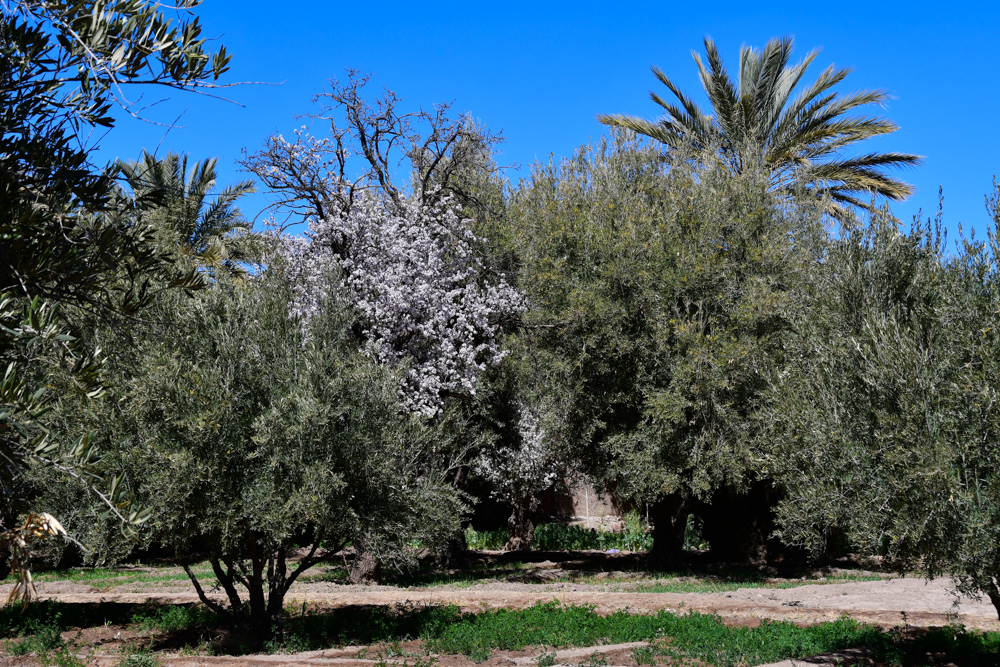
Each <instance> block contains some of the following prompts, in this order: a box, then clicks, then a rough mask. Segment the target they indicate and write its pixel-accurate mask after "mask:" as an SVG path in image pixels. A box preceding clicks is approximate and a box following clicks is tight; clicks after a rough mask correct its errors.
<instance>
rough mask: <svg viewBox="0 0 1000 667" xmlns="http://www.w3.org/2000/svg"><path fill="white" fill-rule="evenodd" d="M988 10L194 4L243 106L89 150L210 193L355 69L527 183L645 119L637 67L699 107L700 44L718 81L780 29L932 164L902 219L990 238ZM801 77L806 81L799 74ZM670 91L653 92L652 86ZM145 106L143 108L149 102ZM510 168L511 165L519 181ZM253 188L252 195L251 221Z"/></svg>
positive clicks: (992, 87)
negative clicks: (160, 170)
mask: <svg viewBox="0 0 1000 667" xmlns="http://www.w3.org/2000/svg"><path fill="white" fill-rule="evenodd" d="M991 5H992V3H989V4H987V3H978V4H977V3H973V2H951V3H941V2H937V3H934V4H933V5H932V4H931V3H926V2H920V1H915V2H906V3H902V2H869V3H802V2H797V3H790V2H770V3H765V4H761V5H757V4H752V3H751V4H748V3H728V2H714V3H666V2H659V3H641V2H630V3H621V4H616V3H608V2H604V3H600V4H598V3H586V2H575V3H544V2H534V3H503V4H500V3H419V2H407V3H394V2H382V3H366V2H359V3H333V2H288V3H275V2H257V1H253V0H250V1H247V0H244V1H241V2H235V1H234V0H205V2H204V4H203V5H201V6H200V7H199V8H198V10H197V12H198V14H199V16H201V19H202V23H203V25H204V27H205V34H206V35H209V36H217V37H219V39H220V42H221V43H224V44H225V45H226V48H227V49H228V50H229V51H231V52H232V53H233V55H234V58H233V64H232V69H231V71H230V73H229V74H228V75H227V80H228V81H230V82H235V81H263V82H271V83H274V84H280V85H267V86H265V85H247V86H240V87H236V88H232V89H230V90H228V91H226V94H227V95H228V96H230V97H231V98H232V99H234V100H236V101H237V102H239V103H240V104H241V105H243V106H237V105H235V104H229V103H225V102H221V101H217V100H211V99H207V98H203V97H198V96H195V95H190V94H182V95H174V96H173V97H172V99H170V100H168V101H165V102H163V103H161V104H158V105H157V106H156V107H154V108H153V109H151V110H149V111H148V112H147V115H148V116H150V117H152V118H155V119H156V120H158V121H161V122H172V121H174V119H175V118H177V117H178V115H179V114H182V113H183V115H181V116H180V120H179V121H178V123H177V124H178V126H179V127H175V128H174V129H171V130H170V131H169V132H167V133H166V134H165V133H164V128H163V127H159V126H155V125H150V124H143V123H139V122H137V121H133V120H131V119H129V120H123V121H122V122H121V123H120V124H119V126H118V127H117V128H115V130H114V131H113V132H111V133H110V134H109V135H107V136H106V137H104V138H103V139H102V140H101V153H100V157H102V158H103V159H113V158H115V157H119V156H120V157H122V158H134V157H137V156H138V154H139V152H140V150H141V149H142V148H147V149H149V150H153V149H157V147H158V151H159V152H160V153H161V154H162V153H165V152H166V151H167V150H173V151H181V152H187V153H189V154H190V155H191V159H192V160H195V159H203V158H206V157H218V158H219V171H220V176H221V178H220V182H221V183H228V182H233V181H236V180H239V179H243V178H247V177H248V175H246V174H242V173H240V172H239V170H238V167H237V166H236V164H235V160H236V159H238V158H239V156H240V152H241V150H242V149H244V148H248V149H250V150H254V149H256V148H257V147H259V146H260V145H261V143H262V142H263V140H264V139H265V137H266V136H268V135H269V134H271V133H274V132H282V133H285V134H291V133H292V131H293V130H294V128H295V127H297V126H299V125H301V124H302V123H303V122H304V121H301V120H296V119H295V118H294V116H295V114H301V113H307V112H309V111H310V109H311V103H310V100H311V98H312V96H313V95H315V94H316V93H318V92H321V91H322V90H323V88H324V86H325V85H326V84H327V81H328V79H330V78H331V77H343V72H344V69H345V68H347V67H354V68H358V69H363V70H369V71H371V72H373V73H374V74H375V76H374V79H373V82H374V83H375V84H376V85H377V86H378V87H381V86H387V87H389V88H391V89H392V90H394V91H395V92H396V93H397V94H398V95H399V96H400V97H401V98H402V100H403V102H402V104H403V108H404V109H410V108H413V109H415V108H417V107H420V106H425V107H429V106H430V105H432V104H433V103H435V102H441V101H444V100H454V104H455V109H456V110H458V111H463V110H464V111H468V112H470V113H471V114H472V115H473V116H475V117H476V118H478V119H479V120H480V121H482V122H483V123H485V124H486V125H487V126H488V127H489V128H490V129H493V130H502V132H503V134H504V136H505V137H506V139H507V141H506V144H505V145H504V147H503V151H504V155H503V157H502V159H503V161H505V162H509V163H515V164H518V165H521V167H522V170H521V172H520V173H527V171H528V169H529V168H530V165H531V164H532V163H533V162H534V161H535V160H536V159H539V160H544V159H547V157H548V156H549V154H554V155H555V156H556V157H557V158H558V157H562V156H567V155H570V154H572V152H573V151H574V150H575V149H576V148H577V147H578V146H579V145H581V144H583V143H586V142H588V141H590V140H594V139H598V138H599V137H600V136H601V135H602V133H603V131H604V128H603V127H602V126H601V125H600V124H598V123H597V122H596V121H595V120H594V114H596V113H601V112H604V113H613V112H623V113H632V114H638V115H643V116H649V117H654V116H656V115H657V110H658V107H656V106H655V105H654V104H653V103H652V102H650V101H649V99H648V91H649V90H650V89H657V88H659V89H660V90H661V91H662V86H660V84H659V83H657V82H656V81H655V80H654V79H653V77H652V75H651V74H650V73H649V67H650V65H653V64H655V65H657V66H659V67H660V68H661V69H663V70H664V71H665V72H666V73H667V75H668V76H670V77H671V79H672V80H673V81H674V82H675V83H677V84H678V85H679V86H680V87H681V88H682V89H684V90H686V91H688V92H689V93H691V94H693V95H694V96H695V97H696V99H698V100H699V101H702V102H704V96H703V94H702V92H701V88H700V84H699V82H698V79H697V74H696V70H695V66H694V63H693V61H692V59H691V55H690V52H691V50H692V49H698V50H699V51H700V50H701V44H702V38H703V37H704V36H705V35H710V36H711V37H712V38H713V39H714V40H715V42H716V44H717V45H718V46H719V48H720V50H721V52H722V55H723V57H724V58H725V59H726V61H727V64H729V65H730V70H731V71H732V70H733V69H734V68H735V63H736V62H737V54H738V51H739V47H740V45H741V44H749V45H754V46H762V45H763V44H764V43H765V42H766V41H767V39H768V38H770V37H774V36H781V35H792V36H794V37H795V40H796V55H798V56H804V55H805V54H806V53H807V52H808V51H809V50H811V49H813V48H822V52H821V53H820V55H819V57H818V58H817V59H816V61H815V62H814V63H813V65H812V67H811V68H810V72H809V74H807V77H806V78H807V80H811V79H813V78H815V76H817V75H818V74H819V72H820V71H822V69H824V68H825V67H826V66H827V65H829V64H831V63H833V64H836V65H837V66H838V67H844V66H849V67H852V68H853V69H854V73H853V74H852V75H851V76H850V77H848V79H847V81H846V82H845V83H844V84H842V86H841V87H840V90H843V91H845V92H846V91H851V90H856V89H861V88H884V89H886V90H888V91H889V92H890V93H891V94H892V95H893V98H894V99H893V100H892V101H891V103H890V105H889V107H888V108H887V109H885V110H884V111H882V113H883V114H884V115H886V116H887V117H889V118H891V119H892V120H894V121H895V122H896V123H898V124H899V125H900V126H901V129H900V130H899V131H898V132H896V133H895V134H893V135H890V136H888V137H882V138H879V139H877V140H873V141H869V142H867V146H866V148H867V149H870V150H881V151H889V150H895V151H901V152H910V153H917V154H920V155H924V156H926V161H925V164H924V165H923V166H921V167H918V168H916V169H914V170H910V171H906V172H901V174H900V175H901V176H902V177H903V178H904V179H905V180H907V181H909V182H910V183H912V184H913V185H915V186H916V194H915V195H914V196H913V197H911V198H910V199H909V200H908V201H906V202H904V203H901V204H895V205H894V206H893V208H894V210H895V212H896V214H897V215H898V216H899V217H900V218H902V219H904V220H909V219H910V218H911V217H912V216H913V215H914V214H916V213H917V211H918V210H920V209H923V211H924V213H925V215H926V214H928V213H931V214H933V213H934V212H936V210H937V202H938V186H942V187H943V188H944V195H945V207H944V212H945V221H946V223H947V226H948V227H949V229H950V230H951V232H952V233H951V237H952V238H954V236H955V234H954V232H955V230H956V227H957V223H959V222H961V223H962V224H963V226H964V227H965V229H966V230H968V229H970V228H975V229H978V230H979V232H980V234H981V233H982V232H983V231H984V230H985V226H986V220H987V218H986V212H985V209H984V197H985V195H986V194H988V193H989V192H990V191H991V190H992V178H993V175H994V174H998V175H1000V122H998V117H1000V114H998V110H1000V85H998V84H1000V74H998V68H1000V39H998V38H997V35H1000V10H997V9H996V8H995V6H991ZM810 75H811V76H810ZM663 92H665V91H663ZM154 99H155V98H147V101H153V100H154ZM518 175H519V173H518V172H516V171H515V172H512V173H511V174H510V176H511V178H512V179H514V180H515V181H516V179H517V177H518ZM265 203H266V201H265V199H264V195H256V196H254V197H252V198H250V199H248V200H247V201H246V203H245V204H244V210H245V212H246V213H248V214H250V215H251V216H252V215H253V214H255V213H256V212H257V211H258V210H259V209H260V208H261V207H262V206H263V205H264V204H265Z"/></svg>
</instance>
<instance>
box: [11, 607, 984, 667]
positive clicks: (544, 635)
mask: <svg viewBox="0 0 1000 667" xmlns="http://www.w3.org/2000/svg"><path fill="white" fill-rule="evenodd" d="M297 611H298V612H299V613H296V612H297ZM108 623H115V624H122V625H127V626H129V627H132V628H134V629H136V630H139V631H149V632H154V631H155V632H159V633H164V634H166V635H170V634H171V633H184V632H185V631H187V630H190V629H193V628H198V629H209V630H219V629H220V628H221V624H220V621H219V619H218V617H216V616H215V615H214V614H211V613H209V612H208V611H206V610H205V609H203V608H201V607H187V606H184V607H182V606H161V607H154V606H149V605H146V606H141V607H136V606H129V605H107V604H105V605H70V604H58V603H51V602H43V603H39V604H37V605H32V606H29V607H26V608H23V609H14V608H5V609H0V634H2V636H3V638H4V639H5V641H4V645H5V652H6V654H7V655H26V654H29V653H31V654H36V655H38V656H40V660H41V661H42V662H43V663H45V664H57V665H60V666H61V667H75V663H74V662H73V661H74V660H75V658H74V656H73V654H72V651H71V650H69V649H71V648H72V646H67V643H66V642H65V640H64V639H63V638H62V636H61V633H63V632H65V631H66V630H67V629H69V628H71V627H81V628H83V627H96V626H100V625H102V624H108ZM196 634H198V633H196ZM412 639H422V640H424V650H423V654H424V655H427V654H428V653H443V654H464V655H467V656H469V657H470V658H472V659H473V660H476V661H483V660H486V659H487V658H489V656H490V655H491V654H492V653H493V652H494V651H516V650H521V649H525V648H528V647H536V646H537V647H548V649H552V648H556V647H570V646H574V647H588V646H597V645H600V644H609V643H624V642H648V646H646V647H642V648H637V649H635V650H634V651H633V656H634V657H635V660H636V662H637V663H639V664H640V665H651V664H655V663H657V662H658V659H659V658H669V659H672V660H692V659H694V660H697V661H699V662H703V663H706V664H712V665H718V666H719V667H737V666H738V665H744V666H751V665H758V664H762V663H768V662H777V661H780V660H786V659H789V658H805V657H809V656H812V655H816V654H820V653H826V652H829V651H836V650H841V649H845V648H851V647H857V646H865V647H867V648H868V650H869V652H870V655H871V657H872V659H873V660H874V661H875V662H876V663H879V664H888V665H909V664H923V663H926V662H927V660H926V659H925V657H926V655H928V654H931V655H945V656H947V657H948V660H949V661H951V662H960V663H962V662H977V661H981V660H982V659H984V658H988V657H989V656H995V655H996V654H997V653H998V652H1000V633H995V632H978V631H970V630H967V629H965V628H964V627H961V626H949V627H947V628H939V629H932V630H928V631H926V632H915V631H913V629H909V630H906V631H903V630H897V631H884V630H881V629H879V628H877V627H874V626H869V625H863V624H860V623H858V622H856V621H854V620H851V619H849V618H846V617H845V618H841V619H839V620H837V621H833V622H829V623H822V624H819V625H815V626H811V627H807V628H801V627H797V626H795V625H793V624H791V623H785V622H776V621H763V622H762V623H761V625H760V626H759V627H757V628H731V627H728V626H726V625H725V624H724V623H723V622H722V620H721V619H720V618H719V617H718V616H714V615H709V614H699V613H693V612H692V613H689V614H685V615H676V614H672V613H670V612H667V611H661V612H659V613H657V614H629V613H627V612H626V611H618V612H616V613H614V614H611V615H608V616H601V615H599V614H597V613H596V612H595V611H594V609H593V607H587V606H566V605H561V604H559V603H558V602H555V601H553V602H549V603H545V604H538V605H535V606H533V607H530V608H528V609H523V610H509V609H500V610H490V611H483V612H479V613H462V612H461V611H459V610H458V609H457V608H456V607H414V606H400V607H395V608H388V607H362V608H358V607H353V608H339V609H332V610H331V609H322V608H307V607H306V606H302V607H301V611H299V610H298V609H296V610H292V609H291V608H290V609H289V611H288V615H287V617H286V622H285V640H284V641H283V642H281V643H274V644H272V645H269V646H268V650H269V651H270V652H275V653H276V652H296V651H306V650H313V649H322V648H329V647H332V646H344V645H355V646H366V645H367V646H371V645H382V646H383V647H388V648H385V650H383V651H382V653H384V654H385V655H390V656H391V655H392V654H393V649H392V647H398V646H400V644H401V642H405V641H408V640H412ZM150 641H152V640H150ZM150 646H152V644H150ZM216 648H217V649H218V648H223V647H222V646H219V647H216ZM550 660H553V661H554V656H553V655H552V654H550V653H546V654H543V655H542V656H540V657H539V659H538V664H539V667H545V664H546V663H548V662H549V661H550ZM156 662H157V658H156V653H155V652H154V651H151V650H150V649H149V648H144V649H133V650H127V651H125V652H124V653H123V654H122V656H121V660H120V663H121V664H122V665H123V666H124V665H127V666H128V667H151V665H154V664H156ZM553 664H554V662H553Z"/></svg>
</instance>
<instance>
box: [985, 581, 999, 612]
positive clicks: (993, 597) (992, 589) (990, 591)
mask: <svg viewBox="0 0 1000 667" xmlns="http://www.w3.org/2000/svg"><path fill="white" fill-rule="evenodd" d="M985 588H986V596H987V597H988V598H989V599H990V602H992V603H993V608H994V609H996V612H997V619H998V620H1000V588H998V587H997V583H996V581H994V580H993V579H990V580H989V581H988V582H987V583H986V586H985Z"/></svg>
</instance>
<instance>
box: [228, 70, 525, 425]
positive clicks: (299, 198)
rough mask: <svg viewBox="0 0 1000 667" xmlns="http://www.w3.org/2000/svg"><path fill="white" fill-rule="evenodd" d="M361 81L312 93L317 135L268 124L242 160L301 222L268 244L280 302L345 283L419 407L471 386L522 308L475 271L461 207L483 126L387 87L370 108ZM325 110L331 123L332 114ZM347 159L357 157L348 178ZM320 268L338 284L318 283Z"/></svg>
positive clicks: (371, 341)
mask: <svg viewBox="0 0 1000 667" xmlns="http://www.w3.org/2000/svg"><path fill="white" fill-rule="evenodd" d="M366 82H367V77H362V76H358V75H357V74H356V73H353V72H352V73H351V77H350V80H349V81H348V83H347V84H346V85H344V86H337V85H335V86H334V89H333V91H332V92H330V93H327V94H325V95H323V96H322V97H323V98H324V99H326V100H329V103H328V104H327V105H326V106H324V107H323V111H322V113H321V114H320V115H319V116H317V118H320V119H323V120H325V121H329V122H330V132H329V136H328V137H326V138H316V137H312V136H310V135H308V134H307V133H305V132H304V131H300V132H298V133H297V134H296V138H295V140H294V141H287V140H285V139H284V138H283V137H282V136H275V137H271V138H270V139H268V140H267V142H266V143H265V148H264V150H262V151H261V152H259V153H256V154H254V155H252V156H250V157H248V158H247V159H246V160H244V165H245V166H246V167H247V168H248V169H249V170H250V171H252V172H254V173H255V174H256V175H257V176H258V177H259V178H260V179H261V180H262V181H263V182H264V183H265V185H267V186H268V187H269V188H270V189H271V191H272V193H274V195H275V196H276V197H277V203H278V204H279V205H280V206H281V207H282V208H284V210H286V211H287V212H289V213H291V214H292V215H295V214H299V215H301V216H303V218H304V220H305V221H306V222H307V223H308V227H309V231H308V233H307V234H306V236H305V238H301V237H299V238H297V237H291V236H284V237H283V239H284V242H283V243H282V244H281V247H282V248H283V250H282V254H283V258H282V263H283V265H285V266H287V267H288V268H287V269H286V271H287V277H288V279H289V280H290V281H291V284H292V285H293V291H294V294H295V304H294V306H293V313H294V315H296V316H298V317H302V318H309V317H312V316H313V315H315V314H316V313H317V310H318V308H319V307H320V304H321V303H323V302H324V301H325V300H326V297H327V295H328V294H329V292H330V291H331V290H339V289H340V288H341V287H347V288H349V290H350V293H351V294H353V298H354V307H355V309H356V312H357V321H356V322H355V324H354V326H353V330H354V333H355V335H356V337H357V340H358V342H359V344H361V345H363V346H366V347H367V348H368V350H369V351H370V353H371V354H372V355H374V356H375V357H377V358H378V359H379V360H381V361H382V362H384V363H387V364H390V365H393V366H403V367H406V371H405V373H404V374H403V379H402V381H401V383H402V384H401V392H402V394H403V399H404V404H405V405H406V407H407V409H408V410H410V411H411V412H414V413H419V414H421V415H424V416H426V417H429V418H433V417H436V416H438V415H439V414H440V413H441V411H442V409H443V407H444V403H445V401H446V399H447V398H448V397H450V396H469V395H471V394H473V393H475V385H476V381H477V378H478V376H479V374H480V373H481V372H482V371H483V370H484V369H485V368H486V367H487V366H489V365H492V364H496V363H497V362H499V361H500V360H501V359H502V358H503V356H504V352H503V351H502V350H501V348H500V344H499V342H498V339H497V336H498V334H499V331H500V327H501V325H502V324H503V323H504V322H505V321H509V320H512V319H513V318H514V317H515V316H517V315H518V314H519V313H520V312H521V311H522V310H523V308H524V298H523V296H522V295H521V294H520V293H519V292H518V291H517V290H516V289H514V288H513V287H511V286H510V285H509V284H508V283H507V282H506V280H505V279H504V277H503V276H502V275H489V276H488V275H487V274H488V273H489V272H487V271H486V270H485V268H484V265H483V261H482V259H481V256H480V254H478V253H477V250H478V248H477V246H478V244H480V240H479V239H478V238H477V236H476V235H475V234H474V233H473V231H472V229H471V221H470V220H469V219H468V218H467V217H466V216H465V215H464V214H463V213H464V211H465V210H471V208H472V207H473V206H474V202H473V201H472V199H473V198H474V197H473V196H472V195H470V194H469V193H468V192H467V190H466V189H465V188H464V187H463V184H464V183H466V182H467V181H468V180H469V178H471V176H469V177H468V178H467V175H468V174H471V173H472V172H476V171H477V170H478V169H480V167H482V166H483V165H484V164H487V163H486V162H484V160H486V159H487V158H488V155H489V150H490V146H491V145H492V144H493V143H495V142H496V141H497V138H496V137H493V136H491V135H489V134H487V133H485V132H483V131H482V130H480V129H479V128H478V126H476V125H475V124H474V123H473V122H472V121H471V120H470V119H468V118H465V117H460V118H458V119H451V118H449V117H448V116H447V114H446V112H447V110H448V107H447V105H439V106H437V107H435V109H434V112H433V113H428V112H423V111H421V112H418V113H415V114H400V113H398V112H397V111H396V103H397V99H396V97H395V96H394V95H393V94H392V93H387V94H386V96H385V97H384V98H383V99H381V100H378V101H377V103H376V106H375V108H372V107H370V106H369V105H368V104H367V103H366V102H365V101H364V99H363V97H362V96H361V88H362V87H363V86H364V84H365V83H366ZM337 110H340V111H342V112H343V116H344V118H345V119H346V124H345V125H344V126H343V127H341V126H338V125H337V124H336V122H334V120H332V116H331V113H333V112H335V111H337ZM352 159H360V161H361V163H362V164H363V165H364V169H363V170H361V173H359V174H358V175H357V176H356V177H352V173H351V172H350V170H349V168H348V165H349V164H350V162H351V160H352ZM394 159H400V160H402V161H407V162H408V163H409V164H408V166H409V167H410V168H411V170H412V174H413V178H412V188H411V191H410V192H406V191H404V189H403V188H401V187H399V186H397V185H395V184H394V183H393V181H392V178H391V174H390V173H389V165H390V163H391V161H393V160H394ZM331 269H334V270H333V271H331ZM330 275H339V276H341V278H340V280H341V281H342V283H343V284H338V285H331V284H328V283H327V277H328V276H330Z"/></svg>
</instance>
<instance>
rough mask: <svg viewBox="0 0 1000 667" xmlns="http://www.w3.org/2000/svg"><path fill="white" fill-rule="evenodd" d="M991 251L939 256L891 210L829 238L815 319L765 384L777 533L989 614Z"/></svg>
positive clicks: (993, 365) (995, 374) (997, 565)
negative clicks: (847, 555)
mask: <svg viewBox="0 0 1000 667" xmlns="http://www.w3.org/2000/svg"><path fill="white" fill-rule="evenodd" d="M989 204H990V212H991V214H992V216H993V224H992V225H991V227H990V228H989V231H988V238H987V239H986V240H984V241H977V240H975V239H974V238H971V239H961V240H960V243H959V244H958V247H957V252H954V253H947V252H946V248H945V245H944V242H943V238H942V234H941V231H940V229H941V227H940V219H938V221H937V223H936V224H932V223H927V224H921V223H919V221H917V224H915V225H914V226H913V227H912V228H911V229H910V230H908V231H907V230H903V229H900V225H899V223H898V221H897V220H895V219H894V218H893V217H892V216H891V215H890V214H889V213H888V211H882V212H880V213H878V214H876V215H874V216H873V217H872V218H871V219H870V220H869V221H867V223H866V224H860V223H857V222H855V223H854V224H853V225H851V226H848V227H846V228H845V229H844V230H843V233H842V234H840V236H839V237H838V238H837V239H834V240H832V241H831V244H830V248H829V251H828V253H827V254H826V255H825V258H824V262H823V264H822V269H823V270H822V272H821V273H820V281H819V284H818V286H817V290H816V294H815V299H814V304H813V307H812V310H813V314H812V315H810V316H809V317H808V318H802V319H801V320H799V321H797V322H796V327H795V328H796V336H795V337H794V338H793V340H792V341H791V343H790V356H791V358H792V359H793V363H790V364H789V367H788V369H787V371H788V372H787V374H786V375H785V376H784V377H782V378H781V379H780V382H778V383H776V385H775V390H776V392H778V394H779V395H780V397H779V398H777V399H776V403H775V404H776V405H780V411H779V412H777V413H776V415H775V420H774V424H775V427H776V429H775V433H774V438H775V442H776V443H778V446H777V447H776V451H775V459H774V462H775V466H776V468H777V470H776V472H777V474H778V475H780V476H781V478H782V479H783V480H784V483H785V486H786V488H787V490H788V496H787V498H786V499H785V500H784V501H783V502H782V504H781V505H780V508H779V521H780V534H781V537H782V539H784V540H786V541H788V542H793V543H794V542H797V543H800V544H802V545H803V546H805V547H807V548H809V549H810V550H811V551H812V552H813V553H822V551H823V550H824V549H825V548H826V545H827V542H828V540H829V538H830V536H831V535H832V534H834V532H835V531H842V532H843V533H845V534H846V537H847V539H848V540H849V541H850V543H851V544H852V545H853V547H854V548H855V549H857V550H858V551H860V552H862V553H865V554H869V555H878V556H882V557H883V558H884V559H885V561H886V562H887V563H888V564H890V565H892V566H894V567H897V568H899V569H900V570H902V571H913V570H920V571H922V572H924V573H925V574H926V575H927V576H928V577H934V576H938V575H943V574H951V575H954V576H955V581H956V584H957V590H958V591H959V592H960V593H964V594H970V595H973V596H979V595H983V594H985V595H986V596H987V597H989V599H990V601H991V602H992V603H993V605H994V606H995V607H996V608H997V611H998V614H1000V588H998V583H1000V578H998V577H1000V509H998V505H997V502H996V499H997V497H998V493H1000V467H998V465H997V462H998V461H1000V458H998V453H997V446H998V444H997V443H998V442H1000V422H998V420H997V410H996V402H997V389H996V387H997V382H998V378H1000V366H998V361H997V359H998V352H1000V338H998V334H997V331H996V318H997V312H998V311H1000V300H998V294H1000V292H998V289H997V288H998V287H1000V283H998V280H1000V272H998V268H1000V267H998V263H997V258H998V255H997V252H998V250H1000V246H998V244H997V237H996V231H995V230H996V224H997V222H1000V220H998V211H997V199H996V194H994V196H993V197H992V198H991V199H990V202H989Z"/></svg>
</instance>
